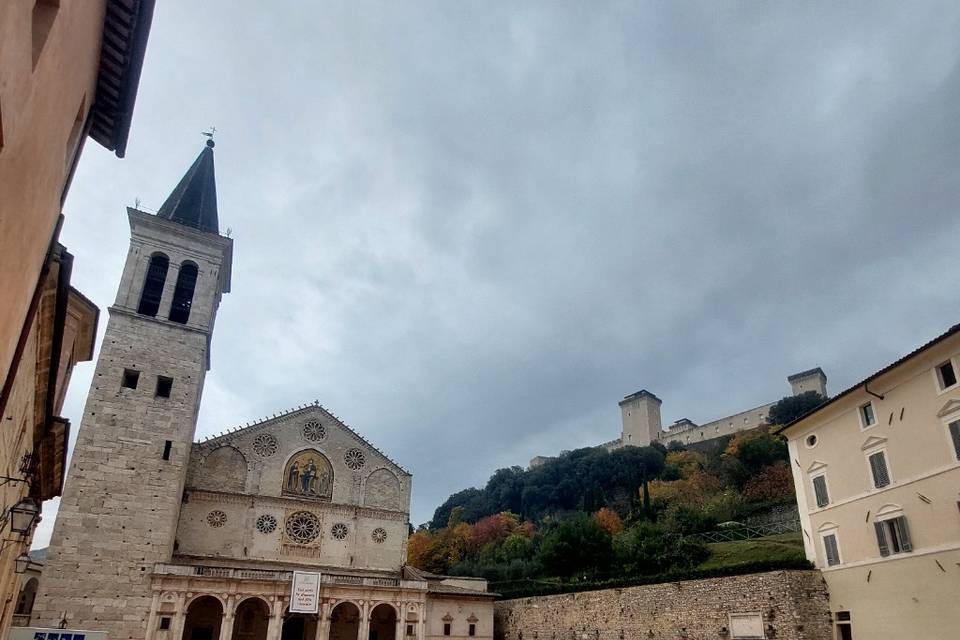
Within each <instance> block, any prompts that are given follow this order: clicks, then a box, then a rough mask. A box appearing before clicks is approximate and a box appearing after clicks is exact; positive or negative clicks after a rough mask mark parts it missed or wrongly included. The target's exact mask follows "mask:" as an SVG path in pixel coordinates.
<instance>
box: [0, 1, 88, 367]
mask: <svg viewBox="0 0 960 640" xmlns="http://www.w3.org/2000/svg"><path fill="white" fill-rule="evenodd" d="M34 4H35V0H4V2H0V60H2V61H3V63H2V64H0V193H2V194H3V197H2V198H0V298H2V299H3V301H4V304H2V305H0V379H5V378H6V375H7V373H8V369H9V367H10V362H11V358H12V357H13V353H14V349H15V347H16V344H17V340H18V339H19V337H20V333H21V329H22V327H23V325H24V322H25V320H26V316H27V309H28V307H29V305H30V299H31V297H32V295H33V291H34V287H35V286H36V284H37V278H38V276H39V274H40V268H41V265H42V264H43V259H44V256H45V254H46V251H47V247H48V246H49V245H50V241H51V238H52V235H53V232H54V227H55V225H56V221H57V216H58V215H59V214H60V200H61V195H62V193H63V190H64V185H65V184H66V180H67V176H68V175H69V171H70V167H71V165H72V164H73V161H74V156H75V154H76V153H77V149H78V147H79V143H80V137H79V136H78V135H76V131H77V130H78V129H79V130H81V131H82V129H83V123H84V122H85V121H86V118H87V112H88V111H89V109H90V105H91V104H93V102H94V98H95V94H96V77H97V70H98V68H99V60H100V38H101V33H102V29H103V15H104V7H105V4H106V3H105V2H104V0H84V2H61V3H59V4H60V8H59V10H57V12H56V17H55V19H54V21H53V25H52V27H51V28H50V30H49V32H48V35H47V37H46V40H45V44H44V45H43V49H42V51H41V54H40V56H39V58H38V60H37V63H36V65H34V63H33V40H34V36H33V33H34V30H33V7H34Z"/></svg>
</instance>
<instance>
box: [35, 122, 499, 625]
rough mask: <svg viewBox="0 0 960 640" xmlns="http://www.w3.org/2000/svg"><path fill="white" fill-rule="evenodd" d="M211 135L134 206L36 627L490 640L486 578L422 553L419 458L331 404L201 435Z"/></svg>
mask: <svg viewBox="0 0 960 640" xmlns="http://www.w3.org/2000/svg"><path fill="white" fill-rule="evenodd" d="M213 148H214V145H213V141H212V140H211V141H208V142H207V144H206V146H205V147H204V149H203V150H202V151H201V153H200V155H199V157H198V158H197V159H196V161H195V162H194V163H193V165H192V166H191V167H190V168H189V170H188V171H187V173H186V175H184V177H183V179H182V180H181V181H180V182H179V184H178V185H177V186H176V187H175V189H174V190H173V192H172V193H171V194H170V196H169V198H167V200H166V201H165V202H164V204H163V206H162V207H161V208H160V209H159V211H158V212H157V213H156V214H155V215H154V214H150V213H146V212H144V211H140V210H138V209H133V208H130V209H128V210H127V214H128V218H129V222H130V235H131V240H130V249H129V252H128V253H127V258H126V264H125V266H124V269H123V275H122V277H121V279H120V286H119V289H118V291H117V297H116V301H115V302H114V304H113V305H112V306H111V307H110V309H109V322H108V324H107V330H106V335H105V336H104V339H103V344H102V346H101V350H100V356H99V359H98V360H97V365H96V370H95V372H94V376H93V382H92V383H91V387H90V392H89V395H88V397H87V403H86V406H85V408H84V413H83V418H82V421H81V425H80V431H79V435H78V439H77V444H76V448H75V450H74V453H73V459H72V461H71V464H70V469H69V474H68V476H67V481H66V485H65V488H64V491H63V498H62V500H61V503H60V510H59V513H58V515H57V520H56V523H55V526H54V531H53V537H52V540H51V543H50V548H49V552H48V557H47V562H46V566H45V567H44V570H43V574H42V580H41V581H40V588H39V591H38V593H37V599H36V603H35V605H34V608H33V612H32V619H31V625H33V626H34V627H46V628H52V629H57V628H59V629H73V630H85V631H104V632H106V633H107V637H108V638H109V640H121V639H129V640H327V639H328V638H329V639H331V640H401V638H404V639H408V640H424V639H425V638H447V637H461V638H467V637H478V638H492V636H493V597H494V594H492V593H490V592H488V591H487V585H486V582H485V581H484V580H481V579H476V578H463V577H448V576H438V575H433V574H428V573H425V572H422V571H419V570H417V569H414V568H413V567H408V566H406V565H405V558H406V543H407V536H408V533H409V527H410V525H409V513H410V491H411V481H412V476H411V474H410V472H409V471H407V470H405V469H403V468H402V467H400V466H399V465H398V464H396V463H395V462H393V461H392V460H390V459H389V458H388V457H387V456H386V455H384V454H383V453H382V452H381V451H379V450H378V449H377V448H376V447H374V446H373V445H371V444H370V443H369V442H367V440H365V439H364V438H363V437H362V436H361V435H360V434H358V433H357V432H356V431H354V430H353V429H351V428H350V427H348V426H347V425H345V424H344V423H343V422H341V421H340V420H339V419H338V418H337V417H336V416H334V415H333V414H332V413H330V412H329V411H327V410H326V409H324V408H323V407H322V406H320V405H319V404H317V403H312V404H308V405H305V406H302V407H299V408H297V409H295V410H292V411H289V412H286V413H283V414H282V415H280V416H276V417H274V418H272V419H268V420H264V421H262V422H259V423H256V424H254V425H252V426H248V427H246V428H243V429H239V430H236V431H233V432H230V433H228V434H226V435H222V436H219V437H216V438H212V439H208V440H205V441H203V442H195V441H194V437H195V432H196V426H197V414H198V411H199V407H200V400H201V396H202V392H203V384H204V378H205V376H206V372H207V371H208V369H209V367H210V350H211V342H212V337H213V328H214V320H215V318H216V314H217V310H218V308H219V305H220V300H221V298H222V296H223V294H225V293H229V291H230V284H231V265H232V261H233V241H232V240H231V239H230V238H229V237H226V236H224V235H221V234H220V232H219V222H218V214H217V197H216V184H215V180H214V154H213ZM298 580H302V584H301V583H298V585H299V586H296V587H295V586H294V583H296V582H297V581H298ZM311 585H312V586H311ZM295 589H296V590H295ZM311 589H312V591H311ZM78 635H79V634H78ZM60 636H61V637H63V638H66V637H70V634H67V633H61V634H60Z"/></svg>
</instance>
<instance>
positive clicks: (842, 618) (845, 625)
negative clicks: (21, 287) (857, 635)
mask: <svg viewBox="0 0 960 640" xmlns="http://www.w3.org/2000/svg"><path fill="white" fill-rule="evenodd" d="M837 640H853V628H852V627H851V626H850V612H849V611H837Z"/></svg>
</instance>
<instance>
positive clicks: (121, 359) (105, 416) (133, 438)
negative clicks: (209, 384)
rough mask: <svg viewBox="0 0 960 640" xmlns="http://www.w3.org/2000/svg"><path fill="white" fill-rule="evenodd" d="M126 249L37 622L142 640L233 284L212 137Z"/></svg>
mask: <svg viewBox="0 0 960 640" xmlns="http://www.w3.org/2000/svg"><path fill="white" fill-rule="evenodd" d="M127 214H128V217H129V221H130V235H131V239H130V250H129V253H128V254H127V261H126V265H125V267H124V270H123V276H122V278H121V280H120V286H119V289H118V291H117V298H116V302H115V303H114V305H113V306H112V307H110V309H109V314H110V318H109V322H108V324H107V330H106V335H105V336H104V340H103V344H102V346H101V350H100V356H99V359H98V360H97V366H96V370H95V374H94V377H93V382H92V384H91V387H90V392H89V395H88V397H87V403H86V407H85V409H84V413H83V418H82V421H81V424H80V432H79V436H78V439H77V444H76V448H75V450H74V453H73V459H72V462H71V464H70V471H69V475H68V478H67V481H66V486H65V489H64V492H63V498H62V500H61V503H60V511H59V513H58V515H57V520H56V524H55V526H54V531H53V538H52V540H51V543H50V550H49V555H48V559H47V562H46V566H45V568H44V571H43V580H42V582H41V587H40V593H38V596H37V601H36V604H35V607H34V617H33V620H32V623H33V624H34V625H39V626H49V627H57V626H59V625H60V624H61V622H62V621H63V620H65V621H66V626H68V627H72V628H80V629H99V630H105V631H107V632H108V633H109V637H110V639H111V640H120V639H124V638H130V639H134V638H136V639H142V638H144V635H145V633H146V631H145V629H146V624H147V617H148V614H149V612H150V607H151V599H152V593H151V586H150V571H151V569H152V567H153V566H154V563H157V562H166V561H169V559H170V557H171V554H172V553H173V543H174V538H175V532H176V528H177V519H178V515H179V513H180V503H181V496H182V494H183V486H184V481H185V477H186V471H187V463H188V461H189V456H190V451H191V443H192V441H193V436H194V431H195V429H196V420H197V411H198V409H199V405H200V397H201V394H202V392H203V382H204V377H205V375H206V372H207V370H208V369H209V367H210V342H211V338H212V335H213V326H214V320H215V318H216V314H217V308H218V307H219V304H220V298H221V296H222V295H223V294H224V293H226V292H229V291H230V271H231V262H232V255H233V242H232V241H231V240H230V239H229V238H226V237H224V236H221V235H220V234H219V228H218V222H217V201H216V186H215V180H214V168H213V142H212V141H208V142H207V146H206V147H205V148H204V149H203V151H201V153H200V155H199V157H198V158H197V159H196V161H195V162H194V163H193V165H192V166H191V167H190V169H189V170H188V171H187V173H186V175H185V176H184V177H183V179H182V180H181V181H180V183H179V184H178V185H177V186H176V188H175V189H174V190H173V193H171V194H170V197H169V198H168V199H167V200H166V202H164V204H163V206H162V207H161V208H160V211H159V212H158V213H157V215H151V214H148V213H144V212H143V211H139V210H137V209H128V210H127Z"/></svg>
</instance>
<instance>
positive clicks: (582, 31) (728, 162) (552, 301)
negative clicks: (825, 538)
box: [36, 0, 960, 546]
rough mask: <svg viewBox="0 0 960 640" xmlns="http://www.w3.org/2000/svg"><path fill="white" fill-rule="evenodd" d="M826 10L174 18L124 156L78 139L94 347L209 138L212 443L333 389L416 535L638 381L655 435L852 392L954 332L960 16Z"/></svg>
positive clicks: (348, 12)
mask: <svg viewBox="0 0 960 640" xmlns="http://www.w3.org/2000/svg"><path fill="white" fill-rule="evenodd" d="M836 5H837V3H832V2H824V3H815V2H803V3H795V2H790V3H788V2H753V1H751V2H743V3H734V2H726V3H717V2H701V3H694V2H683V3H679V2H667V1H657V2H607V3H600V2H589V3H585V2H556V1H550V2H544V3H542V4H540V3H535V2H523V3H515V2H489V1H482V2H474V3H468V2H412V1H411V2H382V3H364V2H360V3H358V2H357V1H356V0H350V1H349V2H309V3H306V2H286V3H277V4H275V5H273V4H271V5H270V8H267V5H265V4H264V3H262V2H237V1H236V0H234V1H230V2H226V1H223V2H212V1H207V2H202V3H200V2H187V1H185V0H183V1H179V2H177V1H166V2H159V3H158V4H157V9H156V14H155V16H154V22H153V30H152V32H151V34H150V42H149V46H148V50H147V57H146V62H145V65H144V68H143V76H142V79H141V82H140V91H139V96H138V99H137V106H136V112H135V115H134V119H133V126H132V131H131V136H130V145H129V148H128V152H127V157H126V158H125V159H124V160H118V159H116V158H114V157H113V156H112V155H111V154H109V153H108V152H106V151H105V150H103V149H102V148H100V147H99V146H97V145H96V144H95V143H93V142H92V141H88V143H87V145H86V149H85V151H84V155H83V158H82V160H81V162H80V166H79V169H78V172H77V175H76V178H75V180H74V183H73V186H72V189H71V192H70V195H69V198H68V199H67V203H66V206H65V214H66V225H65V227H64V230H63V233H62V237H61V240H62V241H63V243H64V244H65V245H66V246H67V247H68V248H69V249H70V251H71V252H72V253H74V254H75V256H76V264H75V268H74V276H73V282H74V285H75V286H76V287H77V288H79V289H80V290H81V291H83V292H84V293H85V294H86V295H88V296H89V297H90V298H92V299H93V300H94V301H95V302H96V303H97V304H98V305H99V306H100V308H101V310H102V311H103V314H102V315H101V324H100V331H101V336H102V332H103V330H104V329H105V327H106V319H107V314H106V309H107V308H108V307H109V306H110V304H111V303H112V301H113V298H114V295H115V292H116V288H117V284H118V281H119V277H120V273H121V270H122V267H123V260H124V256H125V254H126V250H127V246H128V240H129V228H128V225H127V220H126V213H125V209H124V208H125V207H126V206H127V205H132V204H133V203H134V200H135V199H136V198H139V199H140V200H141V201H142V203H143V206H145V207H150V208H153V209H156V208H158V207H159V206H160V204H161V203H162V202H163V200H164V198H165V197H166V196H167V194H168V193H169V192H170V190H171V189H172V188H173V186H174V185H175V184H176V182H177V180H179V178H180V177H181V176H182V174H183V173H184V171H185V170H186V169H187V167H188V166H189V165H190V163H191V162H192V161H193V159H194V157H195V156H196V155H197V153H199V151H200V150H201V148H202V144H203V138H202V136H201V135H200V132H201V131H203V130H205V129H206V128H207V127H209V126H210V125H216V128H217V138H216V140H217V147H216V170H217V188H218V193H219V208H220V224H221V230H222V231H225V230H226V229H227V228H230V229H231V230H232V237H233V238H234V239H235V242H236V247H235V259H234V265H233V269H234V270H233V290H232V292H231V293H229V294H228V295H226V296H225V297H224V300H223V303H222V305H221V307H220V313H219V316H218V318H217V326H216V334H215V336H214V339H213V366H212V370H211V371H210V374H209V376H208V377H207V383H206V388H205V393H204V397H203V404H202V408H201V412H200V420H199V425H198V428H197V435H198V437H201V436H206V435H209V434H214V433H219V432H220V431H223V430H225V429H226V428H228V427H234V426H236V425H238V424H243V423H246V422H247V421H250V420H253V419H256V418H261V417H263V416H266V415H272V414H273V413H278V412H280V411H282V410H285V409H288V408H290V407H293V406H295V405H298V404H300V403H304V402H307V401H312V400H314V399H319V400H320V402H321V403H322V404H323V405H324V406H326V407H327V408H328V409H330V410H331V411H332V412H334V413H336V414H337V415H339V416H340V417H341V418H342V419H344V420H345V421H346V422H347V423H348V424H349V425H350V426H352V427H353V428H355V429H356V430H357V431H359V432H360V433H361V434H363V435H364V436H365V437H367V438H368V439H369V440H370V441H372V442H373V443H374V444H376V445H377V446H379V447H380V448H381V449H382V450H384V451H385V452H387V453H388V454H389V455H390V456H391V457H393V458H394V459H395V460H396V461H398V462H399V463H400V464H402V465H403V466H404V467H406V468H407V469H409V470H410V471H411V472H412V473H413V474H414V485H413V513H412V514H411V521H412V522H413V523H414V524H418V523H420V522H423V521H425V520H427V519H429V518H430V516H431V515H432V512H433V509H434V508H435V507H436V506H437V505H438V504H439V503H440V502H441V501H443V500H444V499H445V498H446V497H447V496H448V495H449V494H450V493H453V492H454V491H457V490H460V489H462V488H464V487H467V486H472V485H482V484H483V483H484V482H485V481H486V479H487V478H488V477H489V476H490V474H491V473H492V472H493V471H494V470H495V469H496V468H498V467H503V466H508V465H526V463H527V461H528V460H529V459H530V457H532V456H534V455H537V454H555V453H557V452H559V451H560V450H562V449H571V448H575V447H579V446H586V445H592V444H597V443H600V442H602V441H606V440H610V439H613V438H615V437H617V436H618V435H619V432H620V417H619V410H618V408H617V402H618V401H619V400H620V399H621V398H622V397H623V396H624V395H626V394H628V393H631V392H633V391H636V390H638V389H640V388H647V389H649V390H651V391H653V392H654V393H656V394H657V395H658V396H659V397H660V398H662V399H663V418H664V423H665V424H669V423H670V422H672V421H674V420H677V419H679V418H683V417H686V418H689V419H691V420H694V421H695V422H703V421H707V420H710V419H713V418H717V417H721V416H724V415H727V414H730V413H734V412H736V411H739V410H743V409H747V408H750V407H753V406H757V405H760V404H762V403H765V402H769V401H772V400H774V399H777V398H780V397H782V396H784V395H786V394H787V393H788V392H789V386H788V385H787V382H786V380H785V378H786V376H787V375H789V374H791V373H794V372H797V371H800V370H803V369H807V368H810V367H814V366H821V367H823V369H824V371H826V373H827V376H828V378H829V381H828V389H829V390H830V391H831V392H832V393H836V392H838V391H841V390H842V389H844V388H846V387H847V386H849V385H850V384H853V383H855V382H856V381H858V380H860V379H861V378H863V377H865V376H866V375H868V374H870V373H872V372H873V371H875V370H876V369H878V368H880V367H882V366H884V365H885V364H887V363H889V362H890V361H891V360H893V359H894V358H896V357H898V356H899V355H902V354H904V353H905V352H907V351H910V350H911V349H913V348H914V347H915V346H917V345H919V344H920V343H922V342H924V341H926V340H927V339H929V338H931V337H933V336H935V335H937V334H939V333H940V332H942V331H943V330H945V329H946V328H947V327H949V326H950V325H952V324H954V323H956V322H958V321H960V296H958V291H960V270H958V268H957V264H958V253H957V251H958V250H957V238H958V237H960V221H958V216H957V208H958V203H960V197H958V196H960V180H958V179H957V176H958V170H960V119H958V118H957V108H958V104H960V67H958V60H960V4H957V3H956V2H943V3H936V2H911V3H903V2H888V3H879V2H863V3H843V5H844V6H836ZM92 371H93V364H92V363H87V364H83V365H81V366H79V367H78V368H77V370H76V371H75V374H74V379H73V382H72V384H71V387H70V393H69V395H68V400H67V405H66V408H65V410H64V413H65V415H66V416H67V417H69V418H70V419H71V421H72V423H73V429H74V436H75V434H76V431H77V430H78V429H79V426H80V417H81V413H82V405H83V401H84V398H85V397H86V394H87V390H88V386H89V381H90V378H91V375H92ZM55 504H56V503H55V502H54V503H51V504H48V505H46V506H45V508H44V522H43V524H42V525H41V527H40V529H39V531H38V535H37V542H36V546H43V545H45V544H46V543H47V539H48V537H49V533H50V530H51V527H52V523H53V518H54V513H55V512H54V509H53V508H52V507H55Z"/></svg>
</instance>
